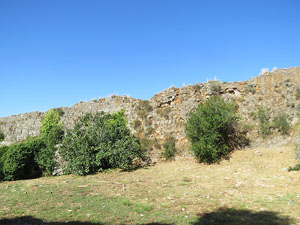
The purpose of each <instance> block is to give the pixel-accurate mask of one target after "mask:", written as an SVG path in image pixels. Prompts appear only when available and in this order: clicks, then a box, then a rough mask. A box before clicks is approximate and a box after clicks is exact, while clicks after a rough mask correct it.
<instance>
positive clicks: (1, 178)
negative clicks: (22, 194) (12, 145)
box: [0, 146, 8, 181]
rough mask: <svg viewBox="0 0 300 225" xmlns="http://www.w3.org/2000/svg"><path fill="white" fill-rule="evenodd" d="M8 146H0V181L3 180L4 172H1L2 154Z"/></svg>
mask: <svg viewBox="0 0 300 225" xmlns="http://www.w3.org/2000/svg"><path fill="white" fill-rule="evenodd" d="M7 150H8V147H7V146H2V147H0V181H2V180H4V174H3V163H4V157H3V155H4V154H5V152H7Z"/></svg>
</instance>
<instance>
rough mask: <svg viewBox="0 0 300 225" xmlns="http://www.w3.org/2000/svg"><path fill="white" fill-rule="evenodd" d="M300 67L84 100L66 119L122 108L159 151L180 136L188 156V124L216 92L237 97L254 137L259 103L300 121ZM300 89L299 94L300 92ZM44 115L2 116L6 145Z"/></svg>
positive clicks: (33, 132)
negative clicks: (145, 96)
mask: <svg viewBox="0 0 300 225" xmlns="http://www.w3.org/2000/svg"><path fill="white" fill-rule="evenodd" d="M299 88H300V67H296V68H288V69H280V70H276V71H273V72H267V73H264V74H263V75H260V76H258V77H255V78H252V79H250V80H248V81H244V82H231V83H226V82H219V81H209V82H207V83H199V84H195V85H189V86H184V87H182V88H175V87H171V88H169V89H167V90H165V91H163V92H161V93H159V94H156V95H154V96H153V97H152V98H151V99H149V100H148V101H142V100H140V99H134V98H131V97H127V96H111V97H108V98H101V99H97V100H92V101H88V102H80V103H78V104H75V105H74V106H72V107H62V108H61V109H62V110H63V111H64V114H63V116H62V118H61V122H62V124H63V125H64V127H65V128H66V129H67V128H72V127H73V126H74V124H75V123H76V122H77V121H78V120H79V118H80V117H81V116H82V115H84V114H85V113H87V112H92V113H95V112H97V111H105V112H110V113H111V112H116V111H119V110H121V109H125V114H126V116H127V118H128V122H129V126H130V127H131V129H132V130H133V132H135V133H136V135H137V136H139V137H140V138H141V139H144V140H146V139H149V140H152V141H151V142H150V144H149V143H148V145H151V146H153V148H154V151H153V153H154V155H157V156H158V155H159V154H160V151H161V150H160V148H159V145H160V144H162V143H163V142H164V140H165V139H166V137H168V136H173V137H175V138H176V146H177V148H178V149H179V150H180V151H181V153H182V154H188V153H187V152H188V151H186V150H187V148H188V143H187V140H186V138H185V134H184V124H185V122H186V121H187V118H188V115H189V112H190V111H191V110H192V109H193V108H195V107H196V106H197V105H198V104H199V103H200V102H202V101H205V100H206V99H207V98H209V97H210V96H211V95H213V94H218V95H221V96H222V97H223V98H224V99H225V100H234V101H235V102H236V103H237V104H238V106H239V108H238V111H239V114H240V116H241V118H242V121H243V123H244V124H247V125H249V126H251V127H252V128H254V129H252V131H250V132H249V137H250V138H252V139H253V140H258V139H257V138H258V136H257V129H256V128H257V122H256V121H254V120H253V118H252V116H253V112H256V111H257V107H258V106H263V107H265V108H270V109H271V113H272V116H275V115H276V114H277V113H279V112H285V113H287V114H288V116H289V120H290V121H291V122H292V123H296V121H297V120H298V112H300V96H299V95H300V89H299ZM297 93H298V94H297ZM43 115H44V114H43V113H40V112H32V113H26V114H20V115H17V116H11V117H2V118H0V130H1V131H2V132H3V133H4V135H5V140H4V141H3V142H2V143H1V145H4V144H10V143H14V142H18V141H21V140H24V139H25V138H26V137H27V136H37V135H39V129H40V125H41V120H42V118H43Z"/></svg>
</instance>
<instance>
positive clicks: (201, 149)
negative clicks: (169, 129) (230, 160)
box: [185, 96, 238, 163]
mask: <svg viewBox="0 0 300 225" xmlns="http://www.w3.org/2000/svg"><path fill="white" fill-rule="evenodd" d="M237 119H238V117H237V115H236V105H235V104H234V103H232V102H228V103H226V102H225V101H224V100H223V99H222V98H221V97H219V96H212V97H211V98H210V99H208V100H207V102H206V103H200V104H199V105H198V107H197V108H196V109H195V110H194V111H193V112H191V113H190V116H189V118H188V121H187V123H186V126H185V132H186V136H187V138H188V140H189V141H190V142H191V150H192V151H193V152H194V154H195V156H196V158H197V159H198V160H199V161H201V162H207V163H213V162H217V161H219V160H220V159H221V158H222V157H224V156H226V155H227V154H228V153H229V151H231V150H232V149H231V147H230V141H231V138H232V137H233V134H235V128H234V125H235V123H236V121H237Z"/></svg>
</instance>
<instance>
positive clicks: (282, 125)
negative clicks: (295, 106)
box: [273, 113, 291, 135]
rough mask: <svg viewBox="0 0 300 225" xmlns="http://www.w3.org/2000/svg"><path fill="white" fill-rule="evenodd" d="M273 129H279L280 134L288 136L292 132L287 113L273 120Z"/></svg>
mask: <svg viewBox="0 0 300 225" xmlns="http://www.w3.org/2000/svg"><path fill="white" fill-rule="evenodd" d="M273 127H274V128H276V129H278V131H279V132H280V134H282V135H286V134H288V132H289V130H290V127H291V125H290V123H289V122H288V119H287V115H286V114H285V113H280V114H278V115H277V116H275V117H274V119H273Z"/></svg>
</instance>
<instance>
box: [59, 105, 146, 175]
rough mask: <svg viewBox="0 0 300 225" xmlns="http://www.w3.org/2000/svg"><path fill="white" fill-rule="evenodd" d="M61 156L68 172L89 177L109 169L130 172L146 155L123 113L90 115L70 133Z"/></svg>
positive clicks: (62, 148) (63, 145) (65, 140)
mask: <svg viewBox="0 0 300 225" xmlns="http://www.w3.org/2000/svg"><path fill="white" fill-rule="evenodd" d="M60 154H61V156H62V157H63V158H64V160H65V161H66V167H65V172H67V173H76V174H79V175H86V174H91V173H95V172H97V171H99V170H103V169H108V168H123V169H129V168H130V167H131V166H132V163H133V160H134V159H135V158H140V157H142V155H143V152H142V149H141V146H140V144H139V142H138V139H137V138H136V137H134V136H133V135H132V134H131V133H130V130H129V128H128V127H127V121H126V120H125V118H124V111H120V112H117V113H114V114H108V113H104V112H98V113H96V114H95V115H93V114H91V113H87V114H86V115H85V116H84V117H82V118H81V120H80V121H79V123H77V124H76V125H75V127H74V129H73V130H70V131H68V133H67V135H66V137H65V138H64V140H63V143H62V146H61V148H60Z"/></svg>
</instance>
